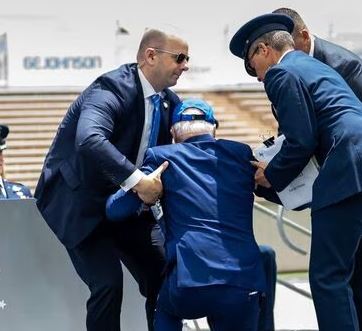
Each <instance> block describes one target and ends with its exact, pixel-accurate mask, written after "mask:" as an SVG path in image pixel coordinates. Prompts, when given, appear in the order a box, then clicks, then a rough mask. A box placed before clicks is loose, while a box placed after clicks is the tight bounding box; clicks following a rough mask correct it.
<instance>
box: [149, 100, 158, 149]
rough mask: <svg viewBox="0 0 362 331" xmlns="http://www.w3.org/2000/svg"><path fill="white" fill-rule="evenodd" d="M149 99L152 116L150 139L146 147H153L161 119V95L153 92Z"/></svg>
mask: <svg viewBox="0 0 362 331" xmlns="http://www.w3.org/2000/svg"><path fill="white" fill-rule="evenodd" d="M151 100H152V103H153V116H152V126H151V133H150V139H149V141H148V147H153V146H156V144H157V137H158V132H159V130H160V119H161V110H160V103H161V97H160V96H159V95H158V94H154V95H153V96H151Z"/></svg>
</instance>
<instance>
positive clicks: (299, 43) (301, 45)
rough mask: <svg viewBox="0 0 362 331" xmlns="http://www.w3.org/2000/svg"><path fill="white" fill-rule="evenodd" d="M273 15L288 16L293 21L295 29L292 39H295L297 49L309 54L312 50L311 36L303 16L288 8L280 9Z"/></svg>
mask: <svg viewBox="0 0 362 331" xmlns="http://www.w3.org/2000/svg"><path fill="white" fill-rule="evenodd" d="M273 13H276V14H284V15H287V16H289V17H290V18H291V19H292V20H293V22H294V29H293V32H292V37H293V39H294V44H295V49H298V50H300V51H303V52H305V53H307V54H308V53H309V51H310V48H311V36H310V32H309V29H308V27H307V26H306V24H305V23H304V21H303V19H302V18H301V16H300V15H299V14H298V13H297V12H296V11H295V10H294V9H291V8H287V7H282V8H278V9H276V10H274V11H273Z"/></svg>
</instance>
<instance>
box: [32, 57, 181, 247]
mask: <svg viewBox="0 0 362 331" xmlns="http://www.w3.org/2000/svg"><path fill="white" fill-rule="evenodd" d="M164 92H165V93H166V99H167V100H168V105H169V107H168V109H163V110H162V118H161V125H160V133H159V137H158V144H164V143H169V142H171V136H170V134H169V127H170V125H169V124H170V123H169V118H170V116H169V115H170V114H169V110H170V109H173V106H174V105H175V103H177V102H179V99H178V97H177V96H176V95H175V94H174V93H173V92H171V91H170V90H168V89H167V90H165V91H164ZM163 105H164V103H162V107H163ZM144 111H145V109H144V96H143V91H142V86H141V83H140V80H139V77H138V72H137V64H127V65H123V66H121V67H120V68H118V69H116V70H114V71H111V72H109V73H106V74H104V75H102V76H100V77H99V78H97V79H96V80H95V81H94V82H93V83H92V84H91V85H90V86H89V87H88V88H87V89H86V90H85V91H84V92H83V93H82V94H81V95H80V96H79V97H78V98H77V99H76V100H75V101H74V102H73V104H72V105H71V106H70V108H69V110H68V112H67V114H66V115H65V117H64V119H63V121H62V122H61V124H60V126H59V128H58V132H57V135H56V137H55V139H54V141H53V144H52V146H51V147H50V150H49V153H48V155H47V157H46V159H45V162H44V166H43V170H42V174H41V176H40V179H39V182H38V185H37V188H36V192H35V197H36V198H37V206H38V208H39V210H40V212H41V214H42V215H43V217H44V219H45V220H46V222H47V223H48V225H49V226H50V227H51V229H52V230H53V231H54V232H55V234H56V235H57V236H58V238H59V239H60V240H61V241H62V243H63V244H64V245H65V246H67V247H68V248H73V247H75V246H76V245H77V244H78V243H80V242H81V241H82V240H83V239H84V238H86V237H87V236H88V235H89V234H90V232H91V231H92V230H93V229H94V228H95V227H96V226H97V225H98V224H99V223H100V222H101V221H102V220H103V219H104V217H105V215H104V209H105V201H106V198H107V197H108V196H109V194H111V193H112V192H115V191H116V190H117V189H118V188H119V185H120V183H122V182H123V181H124V180H125V179H126V178H128V177H129V176H130V175H131V174H132V173H133V172H134V171H135V169H136V167H135V165H134V164H135V162H136V158H137V153H138V149H139V144H140V140H141V136H142V130H143V124H144Z"/></svg>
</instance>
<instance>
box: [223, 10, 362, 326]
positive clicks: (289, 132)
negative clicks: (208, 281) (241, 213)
mask: <svg viewBox="0 0 362 331" xmlns="http://www.w3.org/2000/svg"><path fill="white" fill-rule="evenodd" d="M293 25H294V24H293V21H292V20H291V18H289V17H288V16H286V15H281V14H266V15H262V16H259V17H256V18H255V19H253V20H251V21H249V22H247V23H246V24H245V25H243V26H242V27H241V28H240V29H239V30H238V32H237V33H236V34H235V35H234V37H233V38H232V40H231V42H230V50H231V52H232V53H233V54H234V55H236V56H238V57H240V58H242V59H244V64H245V68H246V70H247V72H248V73H249V74H250V75H252V76H257V77H258V79H259V80H261V81H263V82H264V86H265V91H266V93H267V95H268V98H269V99H270V101H271V102H272V104H273V105H274V106H275V108H276V110H277V113H278V122H279V126H280V128H281V131H282V132H283V134H284V135H285V137H286V139H285V142H284V143H283V145H282V148H281V150H280V151H279V153H278V154H277V155H276V156H275V157H274V158H273V159H272V160H271V162H270V163H269V164H265V163H263V162H258V163H256V165H257V167H258V169H257V171H256V175H255V176H256V181H257V183H258V184H259V185H262V186H265V187H270V185H271V186H272V187H273V188H274V189H275V190H276V191H278V192H279V191H281V190H283V189H284V188H285V187H286V186H287V185H288V184H289V183H290V182H291V181H292V180H293V179H294V178H296V177H297V176H298V175H299V173H300V172H301V170H302V169H303V168H304V167H305V165H306V164H307V163H308V162H309V160H310V158H311V157H312V156H313V155H314V156H315V157H316V159H317V161H318V163H319V165H320V172H319V175H318V177H317V179H316V181H315V183H314V186H313V199H312V204H311V208H312V245H311V256H310V270H309V276H310V285H311V290H312V295H313V300H314V304H315V308H316V313H317V319H318V324H319V330H321V331H329V330H339V331H347V330H348V331H351V330H354V331H357V330H359V322H358V317H357V315H358V313H357V312H361V306H360V305H359V304H358V303H360V302H361V293H360V291H352V289H351V287H350V284H349V281H350V279H351V277H352V274H353V271H354V268H355V261H356V260H358V259H360V258H361V257H360V256H359V255H358V254H359V253H358V251H357V248H358V245H359V241H360V238H361V235H362V193H361V192H362V185H361V182H362V152H361V151H362V104H361V102H360V101H359V100H358V98H357V97H356V95H355V94H354V93H353V91H352V90H351V88H350V87H349V86H348V85H347V83H346V82H345V81H344V80H343V78H342V77H341V76H340V75H338V73H336V72H335V71H334V70H333V69H331V68H330V67H329V66H327V65H325V64H323V63H321V62H320V61H317V60H316V59H314V58H312V57H310V56H308V55H306V54H305V53H303V52H300V51H295V50H294V42H293V39H292V36H291V35H290V33H291V32H292V31H293ZM357 271H358V270H357ZM355 276H356V277H357V279H358V282H359V284H360V285H361V282H362V275H361V274H359V275H355ZM356 288H361V286H358V287H356ZM354 297H355V298H354ZM356 298H358V299H357V300H356ZM354 299H355V300H354Z"/></svg>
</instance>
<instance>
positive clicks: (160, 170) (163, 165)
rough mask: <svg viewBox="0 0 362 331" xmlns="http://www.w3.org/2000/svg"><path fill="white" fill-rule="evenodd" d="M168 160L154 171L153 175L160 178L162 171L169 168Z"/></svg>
mask: <svg viewBox="0 0 362 331" xmlns="http://www.w3.org/2000/svg"><path fill="white" fill-rule="evenodd" d="M167 167H168V161H165V162H163V163H162V164H161V165H160V166H159V167H158V168H157V169H156V170H155V171H154V172H152V173H151V177H157V178H160V177H161V175H162V173H163V172H164V171H165V170H166V169H167Z"/></svg>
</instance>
